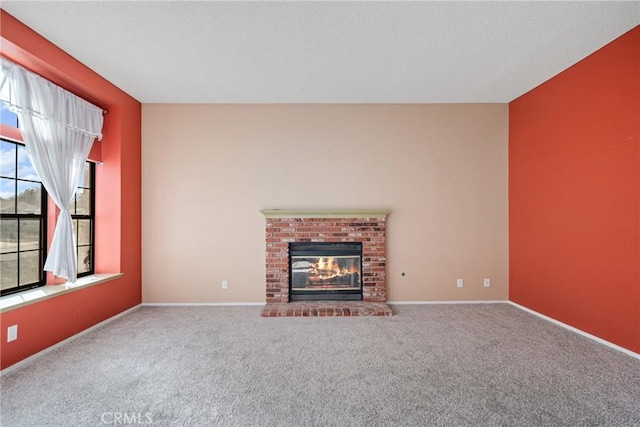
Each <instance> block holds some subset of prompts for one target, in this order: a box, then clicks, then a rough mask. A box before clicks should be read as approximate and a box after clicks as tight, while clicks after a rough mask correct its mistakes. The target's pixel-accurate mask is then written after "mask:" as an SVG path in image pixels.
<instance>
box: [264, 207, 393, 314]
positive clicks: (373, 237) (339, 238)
mask: <svg viewBox="0 0 640 427" xmlns="http://www.w3.org/2000/svg"><path fill="white" fill-rule="evenodd" d="M260 212H261V213H262V214H263V215H264V216H265V218H266V228H265V243H266V257H265V259H266V297H267V304H266V305H265V307H264V309H263V310H262V316H263V317H292V316H295V317H299V316H391V315H392V314H393V313H392V311H391V309H390V308H389V306H388V305H387V304H386V299H387V284H386V274H385V267H386V252H385V251H386V241H385V239H386V236H385V231H386V217H387V214H388V213H389V211H388V210H313V211H312V210H280V209H270V210H262V211H260ZM292 242H361V243H362V301H313V302H312V301H309V302H289V243H292Z"/></svg>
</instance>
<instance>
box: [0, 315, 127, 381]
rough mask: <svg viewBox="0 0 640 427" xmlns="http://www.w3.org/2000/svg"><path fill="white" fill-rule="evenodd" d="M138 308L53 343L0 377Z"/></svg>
mask: <svg viewBox="0 0 640 427" xmlns="http://www.w3.org/2000/svg"><path fill="white" fill-rule="evenodd" d="M139 307H140V304H138V305H136V306H133V307H131V308H129V309H127V310H125V311H123V312H122V313H118V314H116V315H114V316H111V317H109V318H108V319H105V320H103V321H102V322H100V323H96V324H95V325H93V326H90V327H88V328H87V329H85V330H83V331H80V332H78V333H77V334H75V335H71V336H70V337H69V338H66V339H64V340H62V341H60V342H58V343H55V344H54V345H52V346H51V347H47V348H45V349H44V350H40V351H39V352H37V353H35V354H32V355H31V356H29V357H27V358H26V359H22V360H21V361H19V362H16V363H14V364H13V365H11V366H9V367H7V368H5V369H3V370H1V371H0V376H3V375H5V374H8V373H9V372H11V371H15V370H16V369H20V368H22V367H24V366H26V365H28V364H30V363H31V362H33V361H34V360H35V359H38V358H39V357H41V356H44V355H45V354H47V353H50V352H52V351H53V350H55V349H57V348H60V347H62V346H63V345H65V344H67V343H69V342H71V341H73V340H75V339H76V338H79V337H81V336H83V335H85V334H88V333H89V332H92V331H94V330H96V329H98V328H99V327H101V326H104V325H106V324H107V323H110V322H113V321H114V320H116V319H117V318H119V317H122V316H124V315H127V314H129V313H131V312H132V311H134V310H137V309H138V308H139Z"/></svg>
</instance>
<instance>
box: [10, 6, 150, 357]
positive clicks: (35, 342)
mask: <svg viewBox="0 0 640 427" xmlns="http://www.w3.org/2000/svg"><path fill="white" fill-rule="evenodd" d="M0 36H1V42H2V56H5V57H7V58H9V59H10V60H12V61H14V62H16V63H18V64H21V65H23V66H24V67H26V68H28V69H31V70H32V71H34V72H36V73H38V74H40V75H42V76H43V77H45V78H47V79H49V80H51V81H53V82H54V83H56V84H58V85H60V86H62V87H64V88H66V89H67V90H70V91H72V92H74V93H76V94H77V95H79V96H82V97H84V98H85V99H87V100H89V101H91V102H93V103H94V104H96V105H99V106H102V107H104V108H106V109H108V110H109V114H107V115H106V116H105V124H104V129H103V133H104V138H103V141H102V160H103V162H104V164H103V165H102V166H100V167H98V168H97V172H96V187H97V193H96V273H114V272H122V273H124V276H123V277H122V278H120V279H118V280H114V281H110V282H107V283H104V284H100V285H96V286H92V287H89V288H86V289H83V290H78V291H76V292H72V293H68V294H64V295H62V296H59V297H55V298H51V299H48V300H45V301H42V302H39V303H35V304H31V305H28V306H26V307H23V308H18V309H15V310H10V311H7V312H5V313H2V314H1V315H0V322H1V324H2V327H1V328H0V329H1V335H0V342H1V347H0V348H1V350H2V355H1V363H0V366H1V368H2V369H4V368H6V367H8V366H10V365H12V364H14V363H16V362H18V361H20V360H22V359H24V358H26V357H28V356H30V355H32V354H34V353H37V352H38V351H41V350H43V349H45V348H47V347H49V346H51V345H53V344H56V343H58V342H60V341H62V340H64V339H66V338H68V337H70V336H72V335H74V334H76V333H78V332H80V331H82V330H84V329H86V328H88V327H91V326H93V325H95V324H97V323H99V322H101V321H103V320H105V319H107V318H109V317H112V316H114V315H115V314H118V313H120V312H122V311H124V310H126V309H128V308H131V307H134V306H135V305H137V304H139V303H140V301H141V267H140V264H141V231H140V230H141V224H140V221H141V204H140V197H141V194H140V192H141V183H140V181H141V157H140V156H141V105H140V103H139V102H138V101H136V100H135V99H133V98H131V97H130V96H128V95H127V94H126V93H124V92H122V91H121V90H120V89H118V88H117V87H115V86H114V85H112V84H111V83H109V82H108V81H106V80H104V79H103V78H102V77H100V76H99V75H97V74H96V73H94V72H93V71H91V70H90V69H88V68H87V67H85V66H84V65H82V64H81V63H80V62H78V61H77V60H75V59H74V58H72V57H71V56H69V55H68V54H67V53H65V52H64V51H62V50H61V49H59V48H58V47H56V46H55V45H53V44H52V43H50V42H49V41H47V40H46V39H44V38H43V37H41V36H40V35H38V34H37V33H35V32H34V31H32V30H31V29H29V28H28V27H26V26H25V25H24V24H22V23H21V22H19V21H17V20H16V19H15V18H13V17H12V16H11V15H9V14H7V13H6V12H5V11H4V10H0ZM51 228H52V227H51ZM14 324H17V325H18V331H19V336H18V340H17V341H13V342H10V343H7V337H6V334H7V326H9V325H14Z"/></svg>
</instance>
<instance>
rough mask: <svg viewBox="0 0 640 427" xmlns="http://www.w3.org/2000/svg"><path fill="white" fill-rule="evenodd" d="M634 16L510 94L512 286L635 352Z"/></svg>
mask: <svg viewBox="0 0 640 427" xmlns="http://www.w3.org/2000/svg"><path fill="white" fill-rule="evenodd" d="M639 77H640V27H636V28H635V29H633V30H631V31H630V32H628V33H626V34H624V35H623V36H621V37H620V38H618V39H617V40H615V41H613V42H612V43H610V44H609V45H607V46H605V47H604V48H602V49H600V50H599V51H597V52H595V53H594V54H592V55H591V56H589V57H587V58H585V59H584V60H582V61H580V62H579V63H578V64H576V65H574V66H573V67H571V68H569V69H567V70H566V71H564V72H562V73H561V74H559V75H558V76H556V77H554V78H552V79H551V80H549V81H547V82H545V83H544V84H542V85H540V86H539V87H537V88H535V89H534V90H532V91H530V92H528V93H527V94H525V95H523V96H521V97H520V98H518V99H516V100H515V101H513V102H512V103H511V104H509V118H510V119H509V227H510V233H509V249H510V250H509V257H510V264H509V268H510V277H509V298H510V299H511V300H512V301H514V302H516V303H518V304H521V305H524V306H526V307H529V308H531V309H533V310H535V311H537V312H540V313H543V314H546V315H548V316H550V317H552V318H554V319H557V320H560V321H561V322H564V323H567V324H569V325H572V326H574V327H576V328H578V329H581V330H583V331H586V332H588V333H591V334H593V335H596V336H598V337H601V338H603V339H605V340H607V341H611V342H613V343H615V344H618V345H620V346H623V347H625V348H628V349H630V350H633V351H635V352H640V262H639V260H640V227H639V219H640V205H639V203H640V143H639V139H640V78H639Z"/></svg>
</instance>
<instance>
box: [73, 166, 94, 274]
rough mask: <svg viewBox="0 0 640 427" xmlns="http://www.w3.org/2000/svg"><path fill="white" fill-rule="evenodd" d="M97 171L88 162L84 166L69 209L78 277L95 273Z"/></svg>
mask: <svg viewBox="0 0 640 427" xmlns="http://www.w3.org/2000/svg"><path fill="white" fill-rule="evenodd" d="M95 169H96V165H95V164H94V163H91V162H86V163H85V164H84V171H83V173H82V177H81V178H80V183H79V185H78V188H77V189H76V194H75V196H74V199H73V201H72V202H71V204H70V205H69V208H68V209H69V213H71V218H72V220H73V231H74V233H75V236H76V248H77V251H78V252H77V255H78V277H80V276H86V275H89V274H93V272H94V269H93V261H94V256H93V254H94V251H93V248H94V238H93V234H94V228H95V227H94V223H95V199H96V198H95V191H94V190H95Z"/></svg>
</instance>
